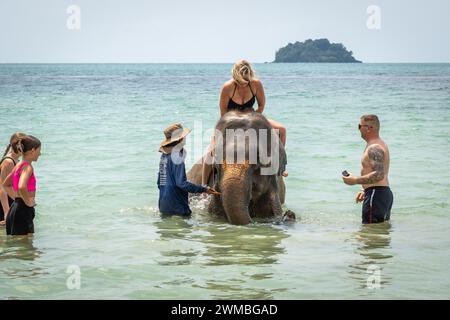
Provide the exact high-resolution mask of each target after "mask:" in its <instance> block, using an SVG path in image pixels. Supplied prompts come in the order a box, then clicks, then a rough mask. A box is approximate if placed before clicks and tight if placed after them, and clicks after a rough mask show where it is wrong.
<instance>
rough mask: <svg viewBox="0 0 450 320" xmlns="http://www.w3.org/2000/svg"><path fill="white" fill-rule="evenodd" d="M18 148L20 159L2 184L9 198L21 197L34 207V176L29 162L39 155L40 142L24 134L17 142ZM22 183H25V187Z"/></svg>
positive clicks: (35, 159)
mask: <svg viewBox="0 0 450 320" xmlns="http://www.w3.org/2000/svg"><path fill="white" fill-rule="evenodd" d="M18 149H20V151H21V153H22V161H21V162H19V163H18V164H16V166H15V168H14V170H13V171H12V172H11V173H10V174H9V175H8V177H7V178H6V179H5V181H4V182H3V186H4V188H5V189H6V192H7V193H8V195H9V196H10V197H11V198H13V199H14V198H21V199H22V200H23V202H25V204H26V205H27V206H29V207H34V206H35V205H36V203H35V194H36V177H35V175H34V170H33V167H32V165H31V164H32V162H33V161H37V160H38V158H39V156H40V155H41V142H40V141H39V139H37V138H35V137H33V136H26V137H24V138H22V140H21V142H20V143H19V144H18ZM22 185H26V188H24V187H22Z"/></svg>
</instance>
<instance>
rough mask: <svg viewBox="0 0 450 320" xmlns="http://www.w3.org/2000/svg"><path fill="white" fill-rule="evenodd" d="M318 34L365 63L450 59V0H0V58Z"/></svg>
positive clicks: (152, 55)
mask: <svg viewBox="0 0 450 320" xmlns="http://www.w3.org/2000/svg"><path fill="white" fill-rule="evenodd" d="M71 5H75V6H76V11H69V13H68V8H70V6H71ZM370 6H376V7H377V8H378V9H377V11H370V12H369V13H368V12H367V10H368V8H369V7H370ZM77 10H78V11H77ZM78 12H79V14H78ZM368 20H369V22H370V23H369V27H368ZM318 38H328V39H329V40H330V41H331V42H338V43H343V44H344V46H346V48H347V49H348V50H351V51H353V53H354V56H355V58H356V59H358V60H362V61H363V62H450V41H449V39H450V1H448V0H427V1H411V0H409V1H406V0H370V1H366V0H311V1H303V0H276V1H275V0H271V1H267V0H247V1H246V0H227V1H225V0H221V1H217V0H163V1H162V0H70V1H69V0H0V63H231V62H234V61H236V60H238V59H241V58H244V59H247V60H249V61H251V62H253V63H261V62H271V61H273V60H274V59H275V52H276V51H277V50H278V49H279V48H281V47H283V46H285V45H287V44H288V43H290V42H291V43H293V42H296V41H304V40H306V39H318Z"/></svg>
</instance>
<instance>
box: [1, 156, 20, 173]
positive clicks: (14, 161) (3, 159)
mask: <svg viewBox="0 0 450 320" xmlns="http://www.w3.org/2000/svg"><path fill="white" fill-rule="evenodd" d="M6 159H10V160H12V162H13V163H14V166H15V165H16V160H14V159H13V158H11V157H4V158H2V160H1V161H0V172H1V171H2V168H1V165H2V163H3V161H5V160H6Z"/></svg>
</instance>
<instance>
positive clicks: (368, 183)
mask: <svg viewBox="0 0 450 320" xmlns="http://www.w3.org/2000/svg"><path fill="white" fill-rule="evenodd" d="M358 128H359V131H360V132H361V138H363V139H364V140H365V141H366V142H367V145H366V149H365V150H364V154H363V156H362V159H361V164H362V169H361V176H360V177H357V176H353V175H352V174H350V175H349V176H347V177H345V176H343V177H342V179H343V180H344V183H346V184H348V185H354V184H361V185H362V187H363V190H361V191H359V192H358V193H357V194H356V202H357V203H358V202H361V201H363V207H362V222H363V223H379V222H383V221H387V220H389V219H390V216H391V208H392V203H393V200H394V197H393V195H392V191H391V189H390V188H389V179H388V174H389V149H388V146H387V145H386V143H384V141H383V140H382V139H381V138H380V135H379V132H380V121H379V119H378V117H377V116H376V115H373V114H370V115H364V116H362V117H361V119H360V121H359V125H358Z"/></svg>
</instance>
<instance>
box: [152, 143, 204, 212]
mask: <svg viewBox="0 0 450 320" xmlns="http://www.w3.org/2000/svg"><path fill="white" fill-rule="evenodd" d="M184 159H185V152H184V150H181V151H180V152H177V154H174V155H173V157H172V155H171V154H164V153H163V154H162V155H161V160H160V162H159V173H158V188H159V211H160V212H161V213H165V214H182V215H188V214H191V212H192V211H191V209H190V208H189V201H188V194H189V193H201V192H205V191H206V187H202V186H200V185H196V184H193V183H190V182H189V181H187V178H186V168H185V166H184Z"/></svg>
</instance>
